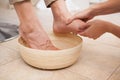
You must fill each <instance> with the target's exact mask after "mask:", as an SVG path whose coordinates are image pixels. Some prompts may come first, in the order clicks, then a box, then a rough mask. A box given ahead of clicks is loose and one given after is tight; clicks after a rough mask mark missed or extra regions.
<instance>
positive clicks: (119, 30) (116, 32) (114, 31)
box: [108, 23, 120, 38]
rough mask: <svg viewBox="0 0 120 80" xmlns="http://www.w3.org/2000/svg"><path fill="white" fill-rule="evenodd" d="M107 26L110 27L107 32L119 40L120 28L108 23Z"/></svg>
mask: <svg viewBox="0 0 120 80" xmlns="http://www.w3.org/2000/svg"><path fill="white" fill-rule="evenodd" d="M108 26H110V30H109V32H110V33H112V34H114V35H115V36H117V37H119V38H120V26H118V25H115V24H112V23H109V24H108Z"/></svg>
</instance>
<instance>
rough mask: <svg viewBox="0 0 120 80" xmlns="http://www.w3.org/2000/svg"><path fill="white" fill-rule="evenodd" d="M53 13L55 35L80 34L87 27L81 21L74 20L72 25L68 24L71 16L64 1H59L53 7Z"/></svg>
mask: <svg viewBox="0 0 120 80" xmlns="http://www.w3.org/2000/svg"><path fill="white" fill-rule="evenodd" d="M51 8H52V13H53V16H54V23H53V30H54V32H55V33H69V32H73V33H76V34H77V33H79V32H81V31H82V30H83V29H84V28H85V27H86V23H85V22H83V21H81V20H79V19H78V20H74V21H73V22H71V23H70V24H66V21H67V19H68V18H69V17H70V16H71V14H70V12H69V11H68V10H67V7H66V5H65V1H64V0H57V1H55V2H54V3H53V4H52V5H51Z"/></svg>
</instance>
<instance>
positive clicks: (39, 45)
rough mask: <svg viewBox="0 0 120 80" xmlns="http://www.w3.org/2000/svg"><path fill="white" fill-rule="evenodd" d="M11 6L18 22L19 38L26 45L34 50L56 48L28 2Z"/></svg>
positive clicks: (20, 2)
mask: <svg viewBox="0 0 120 80" xmlns="http://www.w3.org/2000/svg"><path fill="white" fill-rule="evenodd" d="M14 1H16V0H14ZM13 5H14V7H15V10H16V12H17V15H18V18H19V21H20V26H19V32H20V36H21V37H22V39H23V40H24V41H25V42H26V43H27V45H28V46H29V47H30V48H34V49H42V50H56V49H57V48H56V47H54V45H53V44H52V42H51V41H50V39H49V37H48V35H47V33H46V32H45V31H44V29H43V27H42V25H41V23H40V21H39V19H38V17H37V15H36V13H35V10H34V7H33V5H32V3H31V2H30V0H24V1H18V2H15V3H13Z"/></svg>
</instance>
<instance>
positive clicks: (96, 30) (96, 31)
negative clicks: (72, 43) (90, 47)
mask: <svg viewBox="0 0 120 80" xmlns="http://www.w3.org/2000/svg"><path fill="white" fill-rule="evenodd" d="M87 24H88V28H86V29H85V30H84V31H83V32H80V33H79V34H80V35H81V36H85V37H89V38H93V39H97V38H99V37H100V36H101V35H102V34H104V33H105V32H110V31H111V27H110V26H109V24H110V23H108V22H106V21H102V20H94V21H90V22H88V23H87Z"/></svg>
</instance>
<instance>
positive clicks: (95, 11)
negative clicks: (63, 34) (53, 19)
mask: <svg viewBox="0 0 120 80" xmlns="http://www.w3.org/2000/svg"><path fill="white" fill-rule="evenodd" d="M116 12H120V0H109V1H106V2H102V3H98V4H95V5H92V6H90V7H89V8H88V9H85V10H84V11H80V12H77V13H76V14H74V15H73V16H71V17H70V18H69V19H68V21H67V23H66V24H69V23H71V22H72V21H74V20H75V19H81V20H83V21H88V20H90V19H92V18H93V17H95V16H98V15H105V14H111V13H116Z"/></svg>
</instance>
